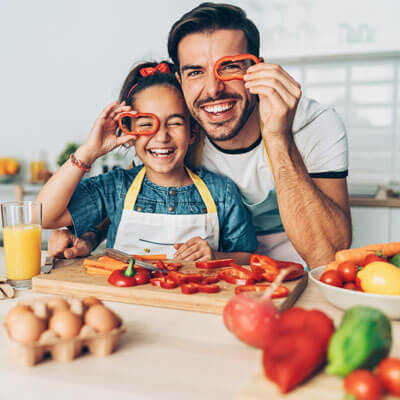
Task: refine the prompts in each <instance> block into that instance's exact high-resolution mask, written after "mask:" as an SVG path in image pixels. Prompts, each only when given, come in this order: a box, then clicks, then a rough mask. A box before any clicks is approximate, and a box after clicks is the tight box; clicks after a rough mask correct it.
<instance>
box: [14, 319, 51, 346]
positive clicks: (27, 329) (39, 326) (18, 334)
mask: <svg viewBox="0 0 400 400" xmlns="http://www.w3.org/2000/svg"><path fill="white" fill-rule="evenodd" d="M8 329H9V332H10V335H11V337H12V338H13V339H14V340H16V341H17V342H21V343H33V342H36V341H37V340H39V338H40V335H41V334H42V333H43V332H44V331H45V330H46V322H45V321H44V320H43V319H41V318H39V317H37V316H36V315H35V314H34V313H33V312H30V311H24V312H21V313H19V314H18V315H16V316H15V318H13V320H12V322H11V323H10V325H9V327H8Z"/></svg>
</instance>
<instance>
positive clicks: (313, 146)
mask: <svg viewBox="0 0 400 400" xmlns="http://www.w3.org/2000/svg"><path fill="white" fill-rule="evenodd" d="M293 134H294V141H295V143H296V145H297V148H298V149H299V152H300V154H301V156H302V158H303V160H304V163H305V165H306V167H307V170H308V172H309V174H310V176H311V177H314V178H317V177H318V178H324V177H325V178H343V177H346V176H347V170H348V151H347V136H346V129H345V127H344V125H343V123H342V121H341V119H340V117H339V115H338V114H337V113H336V111H335V110H334V109H333V108H330V107H328V106H323V105H321V104H319V103H318V102H316V101H315V100H311V99H308V98H306V97H302V98H301V99H300V101H299V104H298V107H297V110H296V115H295V118H294V121H293ZM202 165H203V166H204V167H205V168H207V169H209V170H210V171H213V172H216V173H219V174H222V175H226V176H228V177H230V178H231V179H232V180H233V181H234V182H235V183H236V185H237V186H238V187H239V189H240V192H241V194H242V198H243V202H244V204H245V205H246V206H247V208H248V209H249V211H250V213H251V214H252V216H253V223H254V225H255V227H256V230H257V233H259V234H265V233H276V232H282V231H283V226H282V223H281V221H280V217H279V211H278V204H277V201H276V191H275V184H274V180H273V176H272V172H271V170H270V167H269V164H268V159H267V155H266V151H265V147H264V143H263V141H262V138H261V134H260V138H259V140H258V141H256V143H254V144H253V145H252V146H250V147H249V148H247V149H240V150H224V149H221V148H219V147H217V146H216V145H215V144H213V143H212V142H211V141H210V140H208V138H206V139H205V142H204V149H203V156H202ZM260 207H263V210H264V211H262V214H263V215H261V217H260ZM256 209H258V210H257V211H255V210H256Z"/></svg>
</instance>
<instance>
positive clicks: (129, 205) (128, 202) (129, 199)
mask: <svg viewBox="0 0 400 400" xmlns="http://www.w3.org/2000/svg"><path fill="white" fill-rule="evenodd" d="M145 174H146V167H143V168H142V169H141V170H140V171H139V173H138V174H137V175H136V176H135V179H134V180H133V182H132V185H131V187H130V188H129V190H128V193H127V194H126V196H125V202H124V210H133V209H134V208H135V203H136V199H137V197H138V195H139V192H140V188H141V187H142V183H143V179H144V176H145Z"/></svg>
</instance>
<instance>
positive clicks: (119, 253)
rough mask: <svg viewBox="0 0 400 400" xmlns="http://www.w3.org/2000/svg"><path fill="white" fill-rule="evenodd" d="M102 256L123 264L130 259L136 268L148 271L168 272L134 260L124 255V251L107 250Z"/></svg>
mask: <svg viewBox="0 0 400 400" xmlns="http://www.w3.org/2000/svg"><path fill="white" fill-rule="evenodd" d="M104 254H105V255H107V256H109V257H112V258H115V259H116V260H119V261H122V262H125V263H129V261H130V260H131V259H134V260H135V264H136V265H137V266H138V267H142V268H144V269H147V270H149V271H159V272H163V273H164V274H168V270H166V269H161V268H158V267H156V266H155V265H153V264H149V263H147V262H144V261H142V260H136V259H135V258H134V257H132V256H131V255H130V254H128V253H125V252H124V251H121V250H117V249H109V248H107V249H104Z"/></svg>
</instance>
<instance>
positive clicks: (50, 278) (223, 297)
mask: <svg viewBox="0 0 400 400" xmlns="http://www.w3.org/2000/svg"><path fill="white" fill-rule="evenodd" d="M99 256H101V255H97V256H96V257H99ZM96 257H93V256H92V257H90V258H96ZM83 260H84V258H77V259H72V260H57V263H56V265H55V267H54V268H53V270H52V271H51V273H49V274H41V275H38V276H35V277H34V278H32V289H33V290H34V291H36V292H42V293H52V294H58V295H72V296H78V297H85V296H96V297H98V298H100V299H102V300H106V301H119V302H123V303H133V304H143V305H148V306H155V307H166V308H175V309H181V310H190V311H199V312H207V313H212V314H222V312H223V309H224V306H225V304H226V303H227V301H228V300H229V299H230V298H231V297H232V296H233V295H234V288H235V285H231V284H229V283H226V282H224V281H220V282H218V285H219V286H220V288H221V290H220V291H219V292H218V293H210V294H206V293H195V294H191V295H187V294H183V293H181V289H180V288H179V287H177V288H175V289H170V290H168V289H162V288H159V287H154V286H152V285H151V284H149V283H148V284H146V285H140V286H133V287H128V288H120V287H116V286H112V285H110V284H109V283H108V282H107V277H105V276H93V275H88V274H87V273H86V271H85V269H84V268H83V266H82V264H83ZM180 272H185V273H194V272H202V273H204V270H199V269H198V268H196V267H195V264H194V262H186V263H183V267H182V268H181V269H180ZM209 274H213V273H212V272H210V273H209ZM214 274H215V272H214ZM205 275H206V273H205ZM307 282H308V275H307V274H306V273H305V274H304V275H303V276H302V277H301V278H299V279H297V280H294V281H291V282H285V284H284V285H285V286H287V287H288V288H289V289H290V294H289V296H288V297H287V298H283V299H275V300H274V303H276V305H277V307H279V308H280V309H281V310H284V309H287V308H289V307H291V306H292V305H293V304H294V303H295V301H296V300H297V298H298V297H299V296H300V294H301V293H302V292H303V290H304V289H305V288H306V286H307Z"/></svg>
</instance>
